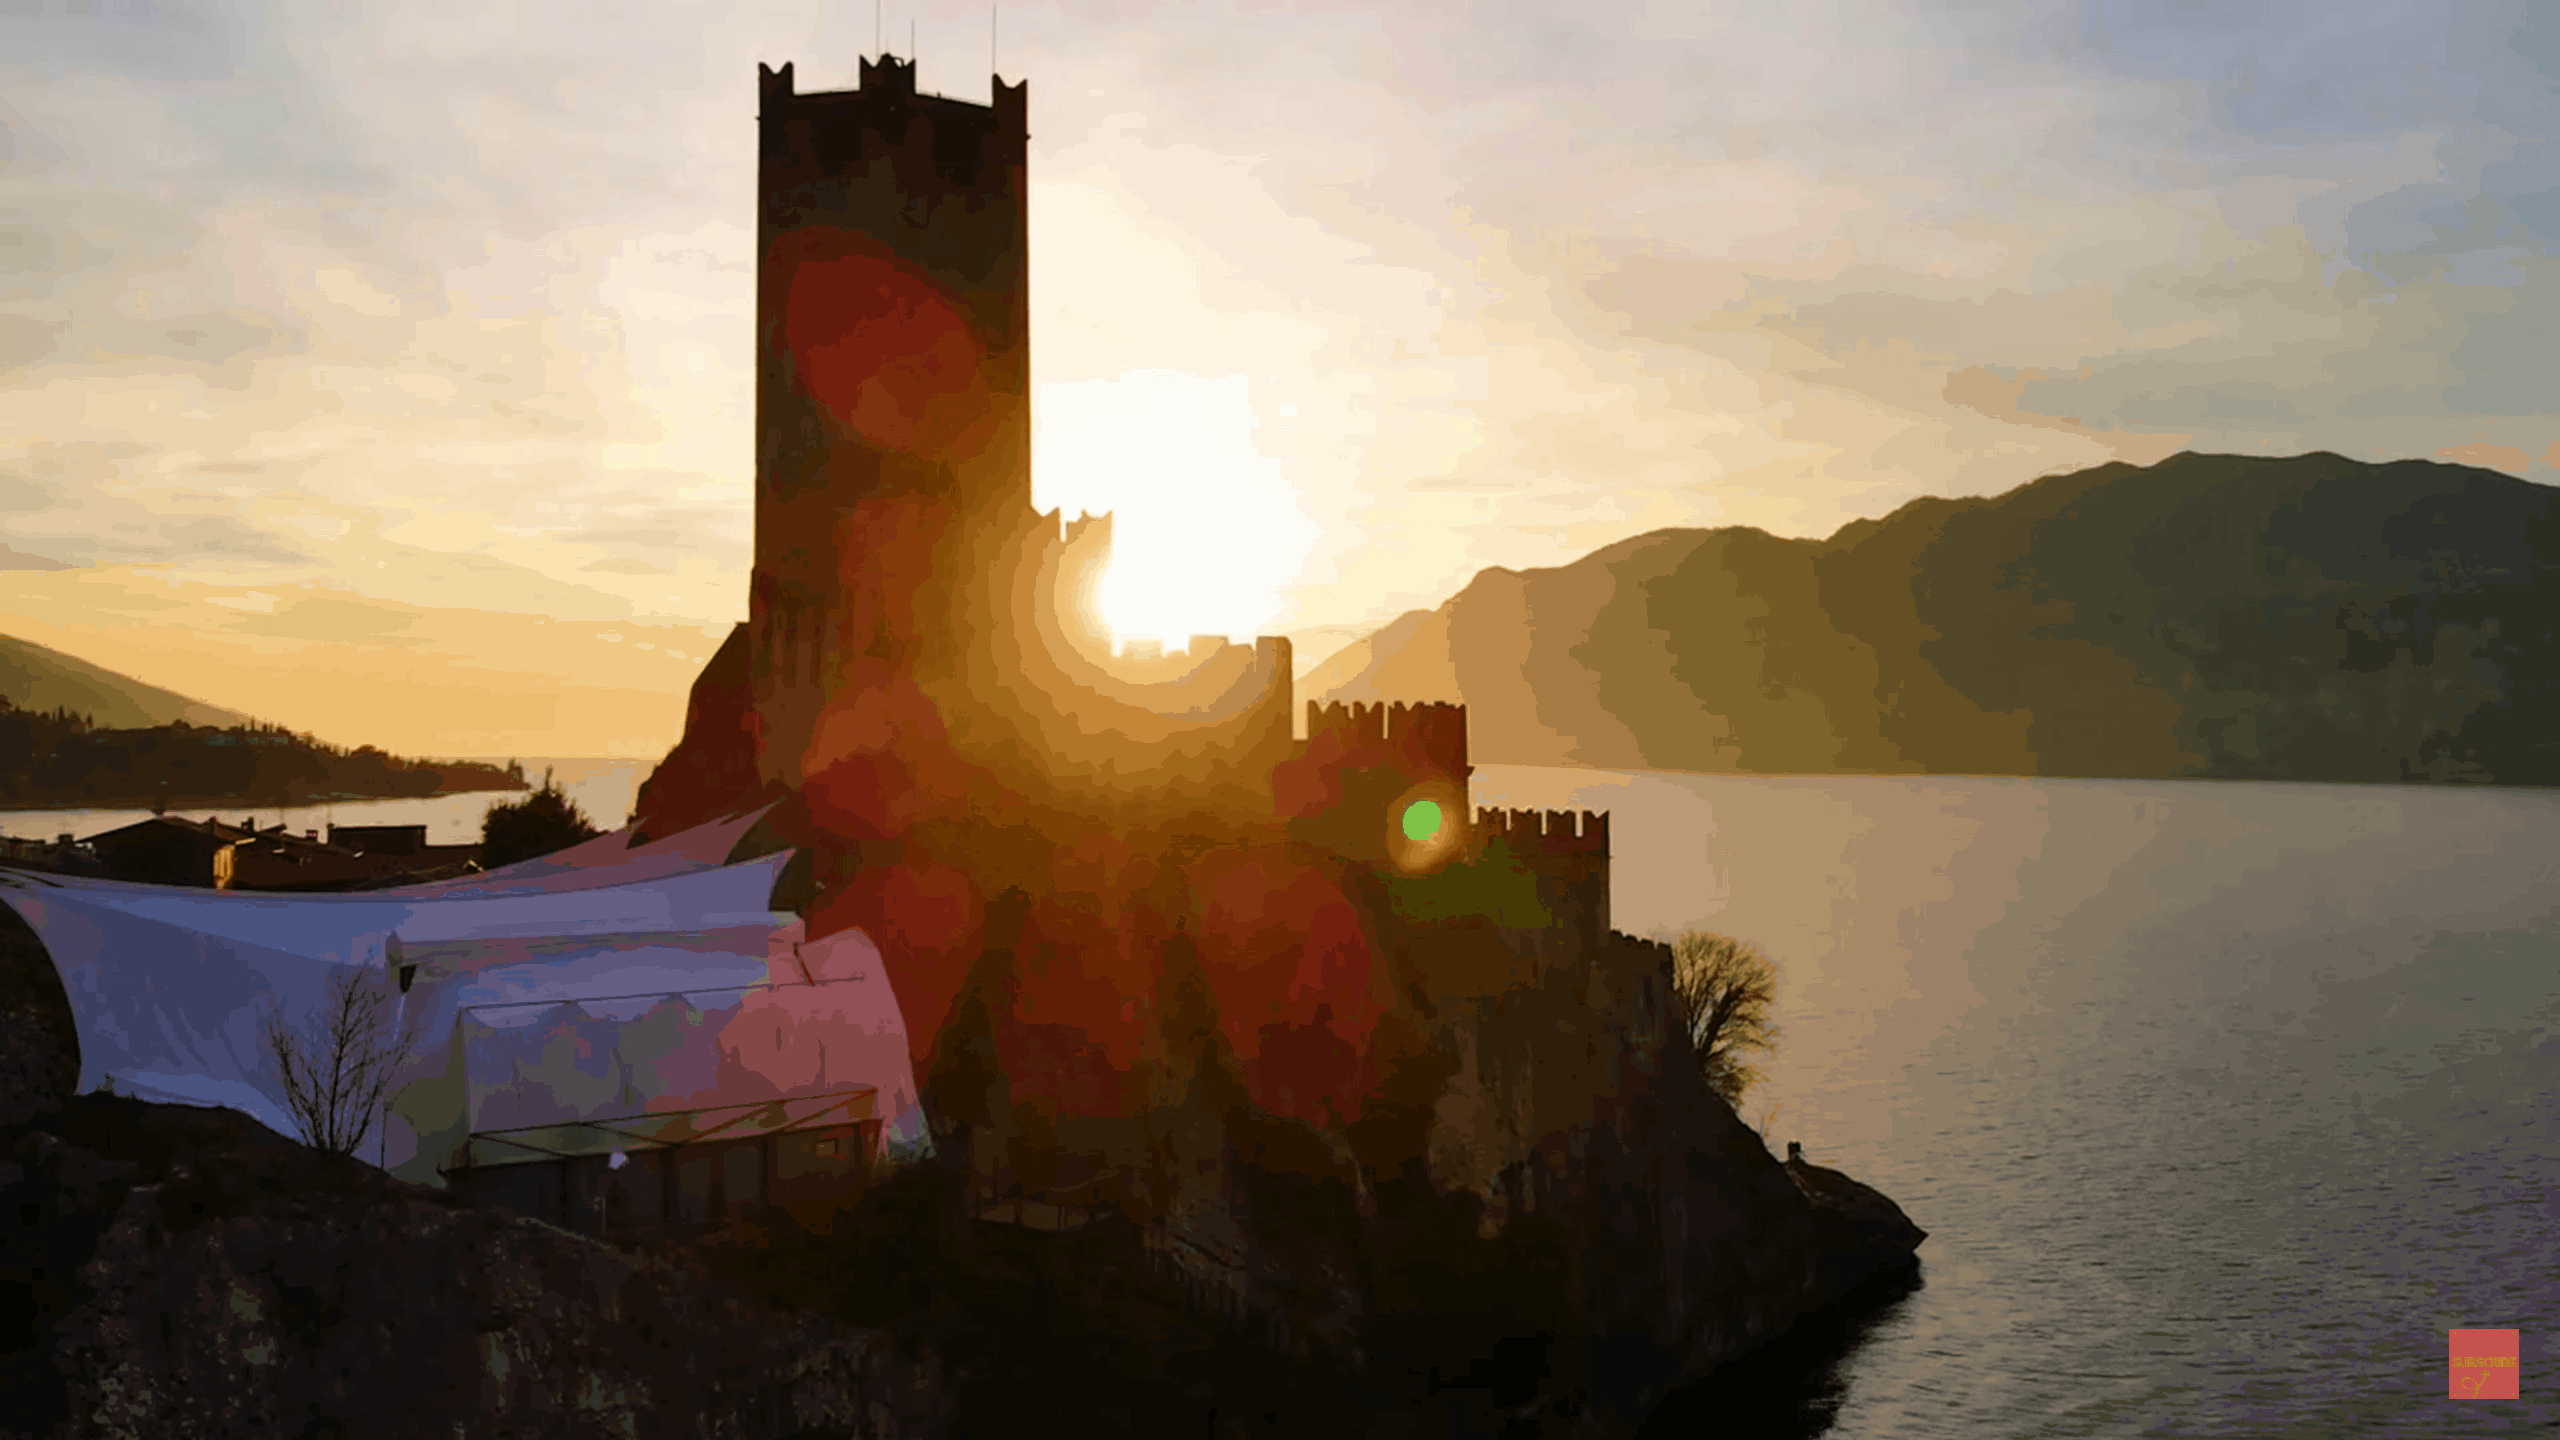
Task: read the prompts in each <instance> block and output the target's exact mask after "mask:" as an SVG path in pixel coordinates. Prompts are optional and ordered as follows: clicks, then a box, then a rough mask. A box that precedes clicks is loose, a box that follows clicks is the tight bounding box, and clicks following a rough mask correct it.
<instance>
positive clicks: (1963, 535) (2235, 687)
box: [1300, 453, 2560, 785]
mask: <svg viewBox="0 0 2560 1440" xmlns="http://www.w3.org/2000/svg"><path fill="white" fill-rule="evenodd" d="M2555 498H2560V491H2554V490H2553V489H2552V488H2551V487H2547V486H2543V485H2537V484H2533V483H2530V482H2527V481H2523V480H2518V479H2515V478H2514V477H2512V476H2508V475H2504V474H2500V473H2498V472H2495V471H2489V470H2481V469H2476V468H2473V467H2470V466H2462V465H2444V464H2436V463H2432V462H2427V461H2403V462H2396V463H2391V464H2382V465H2373V464H2365V463H2361V462H2358V461H2353V460H2349V459H2346V458H2344V457H2342V456H2338V455H2332V454H2326V453H2320V454H2312V455H2303V456H2295V457H2289V458H2282V459H2265V458H2257V457H2249V456H2232V455H2198V454H2192V453H2190V454H2181V455H2177V456H2173V457H2171V458H2170V459H2168V460H2165V461H2162V462H2161V463H2159V464H2157V465H2153V466H2150V467H2147V468H2144V467H2136V466H2132V465H2125V464H2110V465H2102V466H2098V467H2096V468H2094V469H2090V470H2084V471H2080V472H2077V473H2074V474H2069V475H2061V476H2053V477H2048V478H2046V479H2043V480H2038V481H2035V482H2033V483H2031V484H2028V485H2025V486H2021V487H2020V488H2018V489H2016V490H2012V491H2009V492H2007V493H2006V494H2002V495H1997V496H1990V497H1985V498H1980V499H1963V500H1950V499H1939V498H1929V499H1922V500H1917V501H1913V502H1912V503H1910V504H1908V505H1905V506H1903V507H1902V508H1901V509H1899V510H1896V511H1894V512H1893V513H1892V514H1890V515H1888V516H1885V517H1884V518H1882V519H1880V520H1861V521H1857V522H1855V523H1852V524H1850V525H1847V526H1844V527H1842V528H1841V529H1840V530H1839V531H1838V532H1837V533H1835V534H1833V535H1832V536H1830V537H1829V538H1827V539H1821V540H1786V539H1780V538H1778V537H1776V536H1772V535H1769V534H1767V533H1765V532H1763V531H1760V530H1755V529H1749V528H1743V527H1730V528H1721V529H1713V530H1665V531H1657V532H1654V533H1652V534H1648V535H1643V536H1639V537H1636V538H1635V539H1632V540H1628V541H1624V542H1621V543H1620V544H1618V545H1614V546H1611V547H1609V548H1608V549H1606V550H1602V551H1598V552H1595V553H1594V554H1592V555H1588V556H1585V557H1583V558H1582V559H1581V560H1578V561H1575V562H1573V563H1572V564H1569V565H1565V566H1561V567H1558V568H1555V569H1548V570H1533V571H1527V572H1519V571H1510V570H1487V571H1485V572H1484V573H1482V574H1480V575H1478V576H1477V577H1476V578H1475V579H1474V580H1473V581H1471V582H1470V583H1469V584H1468V585H1467V587H1466V588H1465V589H1464V590H1462V591H1460V592H1459V593H1458V594H1457V595H1456V596H1455V597H1453V598H1452V599H1451V600H1450V601H1449V602H1448V603H1446V604H1444V605H1442V606H1440V607H1439V608H1438V609H1436V610H1431V611H1414V612H1410V613H1408V614H1406V615H1404V616H1401V617H1399V618H1398V619H1396V620H1395V621H1394V622H1392V623H1390V624H1388V625H1387V626H1385V627H1384V628H1382V629H1380V630H1379V631H1377V632H1376V633H1375V634H1373V635H1371V636H1369V637H1368V638H1367V639H1365V640H1362V641H1359V642H1356V643H1354V644H1353V645H1351V646H1350V647H1348V648H1346V649H1345V650H1343V651H1342V652H1341V653H1340V654H1338V655H1336V656H1334V657H1332V658H1331V659H1329V660H1327V661H1326V662H1325V663H1324V664H1323V665H1321V666H1318V667H1317V668H1316V669H1315V670H1314V671H1313V672H1312V673H1311V674H1310V675H1309V676H1308V678H1307V680H1306V681H1305V682H1304V683H1303V684H1302V686H1301V688H1300V693H1301V694H1304V695H1308V696H1310V697H1312V698H1317V699H1321V700H1325V701H1345V700H1349V701H1377V700H1437V699H1460V700H1463V701H1464V702H1465V703H1466V704H1467V706H1468V721H1469V732H1470V741H1469V748H1470V751H1471V758H1472V759H1474V760H1475V761H1476V762H1477V763H1479V764H1504V763H1508V764H1529V765H1590V766H1598V767H1604V768H1611V769H1664V770H1697V771H1720V772H1731V773H1743V774H1807V773H1811V774H1822V773H1847V774H1986V775H2045V776H2085V777H2105V778H2124V779H2152V778H2174V777H2181V776H2200V777H2219V778H2234V779H2242V778H2245V779H2284V780H2320V781H2397V780H2436V781H2467V782H2472V783H2486V784H2510V785H2549V784H2560V664H2555V663H2554V662H2555V661H2560V639H2556V638H2555V637H2560V580H2555V579H2554V571H2555V570H2560V510H2556V509H2555V505H2554V500H2555Z"/></svg>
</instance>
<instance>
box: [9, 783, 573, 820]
mask: <svg viewBox="0 0 2560 1440" xmlns="http://www.w3.org/2000/svg"><path fill="white" fill-rule="evenodd" d="M541 788H542V787H541V786H539V785H534V784H529V783H528V784H525V785H490V786H478V785H472V786H464V787H462V788H460V789H453V790H436V791H433V792H431V793H428V794H425V795H341V794H334V793H332V794H326V795H305V796H302V797H300V798H295V797H292V796H287V797H285V798H283V799H281V800H279V799H277V798H276V797H274V796H268V797H266V798H264V799H260V798H257V797H255V796H242V795H229V796H203V795H172V796H170V797H169V798H168V799H167V800H162V799H160V798H159V797H157V796H131V795H125V796H110V797H108V798H106V799H102V800H0V814H10V815H18V814H24V815H36V814H43V813H45V812H48V811H57V810H151V811H153V812H154V813H162V814H165V813H168V812H170V811H176V810H237V809H240V808H241V807H243V806H246V807H248V808H249V809H250V810H251V811H253V812H254V811H259V810H307V809H309V808H311V807H312V806H314V805H351V804H356V803H359V802H363V801H370V800H446V799H450V798H452V797H453V796H456V795H519V794H521V795H530V794H532V793H533V792H534V791H536V790H539V789H541Z"/></svg>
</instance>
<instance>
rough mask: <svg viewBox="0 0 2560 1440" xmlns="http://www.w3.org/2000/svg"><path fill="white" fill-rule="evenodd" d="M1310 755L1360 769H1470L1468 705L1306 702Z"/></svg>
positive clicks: (1458, 772) (1453, 771)
mask: <svg viewBox="0 0 2560 1440" xmlns="http://www.w3.org/2000/svg"><path fill="white" fill-rule="evenodd" d="M1307 753H1308V754H1310V755H1319V756H1323V757H1325V758H1326V759H1327V760H1329V761H1330V762H1331V763H1335V764H1339V765H1344V766H1349V767H1353V768H1359V767H1364V766H1375V765H1392V766H1396V767H1398V768H1401V769H1403V770H1405V771H1407V772H1408V773H1410V774H1413V775H1416V776H1420V775H1444V774H1445V775H1456V776H1459V777H1462V778H1463V777H1464V776H1466V775H1467V774H1469V773H1470V770H1469V767H1468V765H1467V707H1466V706H1464V705H1448V704H1436V703H1434V704H1420V705H1403V704H1392V705H1391V704H1375V705H1359V704H1343V703H1341V702H1339V701H1337V702H1335V703H1334V704H1331V705H1321V704H1318V703H1317V702H1315V701H1313V700H1310V701H1308V702H1307Z"/></svg>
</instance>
